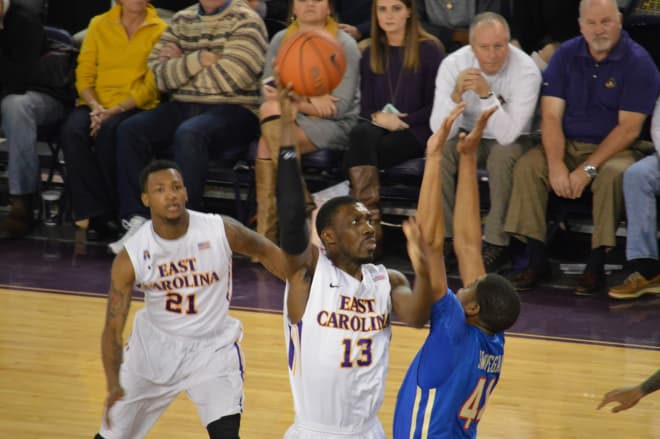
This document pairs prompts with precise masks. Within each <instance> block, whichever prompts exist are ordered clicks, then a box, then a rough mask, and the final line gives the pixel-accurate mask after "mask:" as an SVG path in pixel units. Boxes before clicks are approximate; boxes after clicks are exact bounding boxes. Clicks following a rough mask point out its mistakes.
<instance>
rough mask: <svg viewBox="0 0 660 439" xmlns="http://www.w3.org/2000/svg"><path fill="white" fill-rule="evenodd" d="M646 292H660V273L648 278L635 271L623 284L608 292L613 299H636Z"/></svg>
mask: <svg viewBox="0 0 660 439" xmlns="http://www.w3.org/2000/svg"><path fill="white" fill-rule="evenodd" d="M644 294H660V274H659V275H657V276H656V277H654V278H652V279H649V280H647V279H646V278H645V277H644V276H642V275H641V274H640V273H638V272H637V271H635V272H634V273H632V274H631V275H630V276H628V278H627V279H626V280H625V281H624V282H623V283H622V284H621V285H617V286H615V287H612V288H610V291H609V292H608V293H607V295H608V296H610V297H611V298H613V299H636V298H638V297H640V296H642V295H644Z"/></svg>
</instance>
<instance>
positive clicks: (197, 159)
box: [117, 102, 259, 219]
mask: <svg viewBox="0 0 660 439" xmlns="http://www.w3.org/2000/svg"><path fill="white" fill-rule="evenodd" d="M258 135H259V120H258V119H257V116H256V115H255V114H254V113H253V112H251V111H250V110H248V109H246V108H245V107H242V106H240V105H232V104H191V103H184V102H166V103H163V104H161V105H159V106H158V107H156V108H154V109H153V110H149V111H144V112H142V113H140V114H137V115H135V116H133V117H130V118H129V119H127V120H125V121H124V122H123V123H122V124H121V125H120V126H119V129H118V131H117V163H118V165H119V166H118V168H117V183H118V185H119V213H120V215H121V217H122V218H127V219H128V218H130V217H132V216H133V215H141V216H144V217H148V211H147V209H146V208H145V207H144V206H143V205H142V201H141V199H140V194H141V193H142V188H140V184H139V176H140V172H141V171H142V169H143V168H144V167H145V166H146V165H147V164H148V163H149V161H151V160H152V159H153V158H156V157H172V158H174V160H175V161H176V162H177V163H178V165H179V166H180V167H181V171H182V174H183V179H184V182H185V185H186V188H187V190H188V206H189V207H190V208H192V209H196V210H199V209H200V208H201V204H202V196H203V194H204V182H205V181H206V175H207V171H208V161H209V159H210V158H214V157H221V156H222V152H223V150H224V149H229V148H233V147H235V145H237V144H240V145H245V148H247V147H248V144H249V143H250V141H252V140H254V139H255V138H257V137H258Z"/></svg>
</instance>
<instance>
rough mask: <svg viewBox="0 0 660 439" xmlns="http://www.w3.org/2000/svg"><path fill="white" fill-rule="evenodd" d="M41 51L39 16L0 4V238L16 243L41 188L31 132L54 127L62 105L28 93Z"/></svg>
mask: <svg viewBox="0 0 660 439" xmlns="http://www.w3.org/2000/svg"><path fill="white" fill-rule="evenodd" d="M46 49H47V42H46V35H45V32H44V27H43V24H42V22H41V18H40V15H39V14H38V13H37V12H36V11H32V10H30V9H29V8H26V7H24V6H23V5H21V3H20V2H13V1H12V2H10V1H8V0H0V99H2V109H1V111H2V113H1V114H2V130H3V132H4V137H5V138H6V139H7V142H6V143H7V147H8V152H9V168H8V178H9V195H10V210H9V215H8V217H7V218H6V220H5V221H4V222H3V223H2V224H0V237H1V238H20V237H23V236H25V235H26V234H28V233H29V232H30V230H31V229H32V227H33V225H34V223H35V221H34V208H35V207H36V206H35V201H34V198H35V196H37V195H38V192H39V189H40V188H39V186H40V182H41V174H40V168H39V155H38V151H37V126H39V125H51V124H55V123H57V122H58V121H59V120H61V119H62V118H63V117H64V114H65V109H66V106H67V105H66V104H67V103H66V102H63V101H61V100H60V99H58V98H56V97H54V96H51V95H49V94H47V93H44V92H38V91H34V90H31V89H30V86H31V77H32V73H33V72H34V71H35V68H36V67H37V64H38V61H39V59H40V57H41V55H42V54H43V53H44V52H45V51H46Z"/></svg>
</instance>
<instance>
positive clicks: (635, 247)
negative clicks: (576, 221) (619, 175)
mask: <svg viewBox="0 0 660 439" xmlns="http://www.w3.org/2000/svg"><path fill="white" fill-rule="evenodd" d="M651 137H652V139H653V144H654V145H655V151H656V152H655V154H651V155H649V156H647V157H645V158H643V159H642V160H640V161H638V162H637V163H635V164H634V165H632V166H631V167H630V168H628V170H627V171H626V172H625V174H623V199H624V201H625V203H626V217H627V227H626V260H627V261H628V269H629V270H630V272H631V274H630V275H629V276H628V278H627V279H626V280H625V281H624V282H623V284H621V285H617V286H615V287H612V288H610V291H609V293H608V294H609V296H610V297H612V298H614V299H635V298H637V297H640V296H641V295H643V294H647V293H655V294H660V262H659V261H658V234H657V233H658V203H657V197H658V196H660V98H658V101H657V102H656V104H655V110H654V112H653V119H652V120H651Z"/></svg>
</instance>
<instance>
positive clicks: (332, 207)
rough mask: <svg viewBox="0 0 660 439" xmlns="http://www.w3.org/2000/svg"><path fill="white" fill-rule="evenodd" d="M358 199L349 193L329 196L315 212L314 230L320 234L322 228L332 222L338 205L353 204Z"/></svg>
mask: <svg viewBox="0 0 660 439" xmlns="http://www.w3.org/2000/svg"><path fill="white" fill-rule="evenodd" d="M357 202H358V201H357V200H356V199H355V198H353V197H351V196H350V195H345V196H342V197H335V198H331V199H330V200H328V201H326V202H325V203H324V204H323V206H321V208H320V209H319V211H318V213H317V214H316V232H317V233H318V234H319V237H320V236H321V232H322V231H323V229H325V228H326V227H328V226H329V225H330V224H332V221H333V220H334V219H335V215H336V214H337V210H339V208H340V207H342V206H346V205H350V204H355V203H357Z"/></svg>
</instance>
